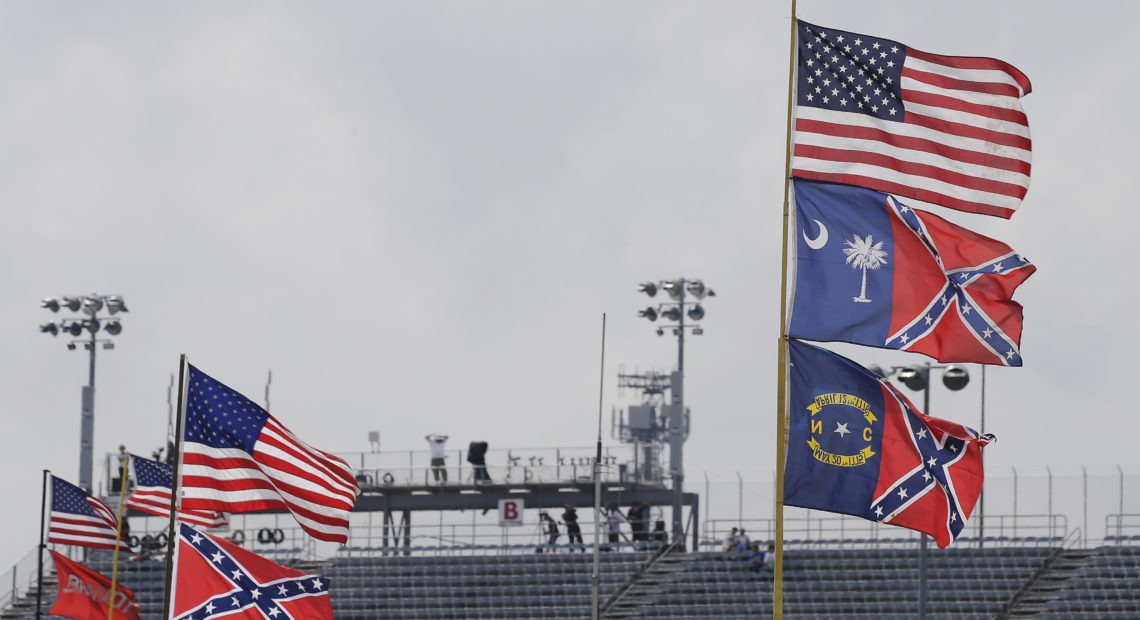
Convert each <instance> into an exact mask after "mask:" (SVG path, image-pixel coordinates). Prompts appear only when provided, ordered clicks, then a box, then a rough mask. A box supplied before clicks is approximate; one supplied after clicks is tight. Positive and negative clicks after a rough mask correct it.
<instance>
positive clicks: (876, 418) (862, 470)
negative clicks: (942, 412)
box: [784, 340, 993, 547]
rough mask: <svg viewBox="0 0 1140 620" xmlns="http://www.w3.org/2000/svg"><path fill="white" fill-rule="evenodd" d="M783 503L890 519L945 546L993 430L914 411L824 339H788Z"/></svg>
mask: <svg viewBox="0 0 1140 620" xmlns="http://www.w3.org/2000/svg"><path fill="white" fill-rule="evenodd" d="M788 350H789V358H790V360H791V363H792V367H791V373H790V374H791V390H790V393H789V397H788V407H789V413H788V416H789V418H788V452H787V461H786V466H785V469H784V503H785V504H787V505H788V506H799V507H801V508H811V509H813V510H826V511H828V512H837V513H841V514H848V515H852V516H855V517H861V518H863V519H867V520H869V521H876V522H879V523H889V524H890V525H896V526H899V527H905V528H907V529H911V530H917V531H919V532H925V533H927V534H930V535H931V536H933V537H934V540H935V542H937V543H938V546H939V547H946V546H948V545H950V543H951V542H953V541H954V539H955V538H957V537H958V535H959V534H961V533H962V530H963V529H964V528H965V526H966V520H967V519H969V518H970V515H971V514H972V513H973V511H974V507H975V506H976V505H977V503H978V497H979V496H980V495H981V492H982V484H983V482H984V481H985V472H984V468H983V465H982V447H983V446H985V445H986V444H988V443H989V442H990V441H992V440H993V436H992V435H979V434H978V433H977V432H976V431H974V430H972V429H970V428H967V427H965V426H962V425H961V424H958V423H956V422H951V421H950V420H943V419H941V418H936V417H933V416H928V415H926V414H924V413H922V412H920V411H918V409H917V408H915V406H914V405H913V404H912V403H911V402H910V400H908V399H907V398H906V396H903V395H902V393H900V392H899V391H898V390H897V389H895V388H894V386H892V385H891V384H890V383H888V382H887V381H886V380H884V379H881V378H879V377H877V376H876V375H874V374H872V373H871V372H870V371H869V370H867V369H865V368H863V367H862V366H860V365H858V364H856V363H855V362H853V361H851V360H849V359H847V358H845V357H842V356H840V355H836V354H835V353H832V352H831V351H828V350H827V349H822V348H819V347H813V346H811V345H809V344H807V343H803V342H799V341H796V340H792V341H790V342H789V343H788Z"/></svg>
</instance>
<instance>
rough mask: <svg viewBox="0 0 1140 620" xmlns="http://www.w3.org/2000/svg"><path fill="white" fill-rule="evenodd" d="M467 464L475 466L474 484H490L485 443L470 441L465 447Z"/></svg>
mask: <svg viewBox="0 0 1140 620" xmlns="http://www.w3.org/2000/svg"><path fill="white" fill-rule="evenodd" d="M467 462H468V463H471V464H472V465H474V466H475V484H491V476H490V475H489V474H488V473H487V442H485V441H472V442H471V444H470V445H468V446H467Z"/></svg>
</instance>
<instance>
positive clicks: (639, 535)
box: [626, 499, 649, 549]
mask: <svg viewBox="0 0 1140 620" xmlns="http://www.w3.org/2000/svg"><path fill="white" fill-rule="evenodd" d="M626 518H627V519H629V537H630V538H632V539H633V545H634V547H636V548H638V549H643V548H645V547H646V545H647V543H648V542H649V504H647V503H645V502H644V501H642V500H639V499H636V500H633V503H632V504H630V506H629V512H627V513H626Z"/></svg>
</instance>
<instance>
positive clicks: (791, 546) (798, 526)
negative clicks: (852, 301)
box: [0, 448, 1140, 620]
mask: <svg viewBox="0 0 1140 620" xmlns="http://www.w3.org/2000/svg"><path fill="white" fill-rule="evenodd" d="M590 452H591V451H590V450H589V449H550V450H522V451H518V452H512V451H504V452H502V453H495V452H494V451H492V453H490V454H489V458H488V459H487V462H488V464H489V471H490V475H491V481H490V483H483V484H477V483H476V482H477V481H476V480H475V479H474V478H473V476H472V472H471V471H469V468H468V467H467V466H460V465H457V464H456V463H462V462H463V460H462V459H459V458H456V459H454V460H451V462H450V464H451V467H449V469H450V473H451V475H450V477H449V482H446V483H443V482H436V481H434V480H433V479H432V478H431V473H430V467H429V466H428V464H427V460H428V459H427V455H426V454H419V453H413V454H409V453H402V454H399V455H380V454H368V455H358V456H356V457H352V458H353V459H354V460H355V462H356V463H357V464H358V465H357V466H358V472H359V474H358V477H359V480H360V482H361V486H362V494H361V497H360V500H359V501H358V504H357V507H356V512H354V514H353V521H352V529H351V533H350V539H349V541H348V543H347V544H345V545H331V544H327V543H318V542H315V541H313V540H312V539H311V538H308V537H306V536H305V535H304V534H303V533H302V531H301V530H300V529H299V528H298V527H296V525H295V523H294V522H293V521H292V519H291V518H290V517H289V515H286V514H249V515H232V516H231V520H230V523H229V525H228V526H227V527H226V528H223V529H222V530H220V531H218V532H216V533H219V534H221V535H223V536H225V537H227V538H229V539H230V540H233V541H239V542H240V543H241V544H242V545H243V546H244V547H245V548H247V549H250V550H252V551H254V552H256V553H258V554H260V555H263V556H266V557H269V558H272V559H274V560H275V561H278V562H280V563H282V564H285V565H289V566H292V567H295V568H298V569H300V570H303V571H305V572H308V573H313V574H317V575H320V576H322V577H323V578H324V579H326V580H328V582H329V584H330V588H329V592H330V597H331V600H332V604H333V609H334V611H335V615H336V617H337V618H346V619H352V618H357V619H369V618H402V619H424V620H428V619H432V620H435V619H461V618H488V619H490V618H542V619H557V618H588V617H590V615H591V611H592V609H593V605H594V601H595V596H596V597H597V598H596V600H597V603H598V604H599V606H600V609H601V617H603V618H693V619H714V618H715V619H733V618H763V617H771V616H772V613H773V592H772V587H773V584H772V579H771V575H770V574H769V573H765V572H763V571H753V570H750V566H749V561H748V553H747V552H743V551H740V550H737V549H726V548H725V543H724V541H725V537H726V535H727V534H728V533H729V532H730V531H731V529H732V528H734V527H735V528H744V529H745V531H746V532H748V534H749V535H750V536H751V540H752V542H754V543H761V544H766V543H767V542H769V541H770V540H771V538H772V532H773V531H774V530H773V527H774V524H773V522H772V520H771V519H770V518H748V516H749V515H753V514H756V513H758V512H761V513H762V512H765V509H764V508H759V509H756V510H754V509H753V508H752V507H749V508H748V512H745V511H744V503H743V502H736V503H734V505H732V506H725V505H723V504H727V503H730V502H724V501H723V499H722V500H721V502H720V503H721V504H722V505H720V506H712V505H705V506H702V500H704V501H705V503H706V504H708V498H709V497H708V496H709V495H710V491H709V490H708V489H707V483H706V490H705V492H704V493H703V494H702V493H685V494H684V496H683V497H684V507H685V508H686V510H687V518H686V519H685V520H684V527H685V535H684V538H683V539H682V540H681V541H675V540H669V539H668V537H667V536H666V535H664V534H665V532H664V530H665V520H666V518H667V515H668V511H669V509H670V504H671V501H672V493H671V490H670V489H669V488H668V485H667V484H665V481H664V480H662V479H661V478H660V477H658V476H659V473H660V472H659V470H658V469H655V468H654V467H647V466H645V461H644V460H642V461H640V462H638V459H643V458H644V457H645V452H642V453H640V454H635V455H634V456H635V458H634V460H633V461H631V462H628V463H627V462H626V461H625V460H623V457H626V456H629V455H628V453H625V452H623V450H622V449H620V448H619V449H615V450H614V451H607V452H605V453H604V454H603V458H602V464H603V467H602V468H601V469H602V471H603V472H604V473H603V476H602V479H601V481H600V482H599V488H600V490H601V495H600V502H601V503H602V505H609V504H614V505H617V506H620V507H623V508H626V507H629V506H631V505H632V504H633V503H634V502H635V501H637V502H642V503H644V504H647V505H649V507H650V509H649V513H648V514H649V518H648V521H649V523H648V527H647V529H646V532H647V533H646V535H645V536H642V537H640V538H639V539H638V540H636V541H634V540H630V539H629V535H630V534H631V531H630V529H629V527H628V525H626V526H623V529H622V531H621V533H622V535H621V536H620V540H619V542H618V543H616V544H611V543H609V541H608V539H607V537H606V536H605V533H604V532H599V533H600V534H601V540H600V542H599V550H598V551H597V552H595V551H594V539H595V530H596V528H595V525H596V520H595V519H594V518H593V514H594V502H595V498H594V491H595V487H594V483H593V481H592V480H591V477H590V475H589V472H590V471H591V469H592V468H591V466H590V463H591V459H590V457H589V453H590ZM456 456H457V457H458V456H460V454H457V455H456ZM385 459H388V460H385ZM400 461H402V463H400ZM350 462H352V461H350ZM499 463H502V465H499ZM409 464H410V466H409ZM108 479H110V478H108ZM1121 482H1123V477H1121ZM129 484H130V483H129V482H128V485H129ZM1003 484H1004V482H1003V480H1002V479H1000V478H999V479H997V480H995V488H1002V485H1003ZM1021 484H1023V485H1024V484H1026V481H1025V480H1022V481H1021ZM105 488H110V485H108V486H107V487H105ZM1121 492H1122V493H1123V489H1122V491H1121ZM750 494H753V493H751V491H750ZM725 495H727V494H726V493H724V492H723V490H720V491H719V492H718V497H722V498H723V497H724V496H725ZM756 495H763V494H762V493H761V494H756ZM702 496H703V497H702ZM105 499H106V501H107V502H108V503H111V504H112V505H114V502H116V501H117V498H114V497H106V498H105ZM1007 499H1008V498H1007ZM1022 501H1023V503H1024V500H1022ZM1050 501H1052V497H1051V494H1050ZM504 502H508V503H513V504H514V505H515V506H516V507H517V508H518V509H519V514H518V515H517V518H516V519H515V521H517V523H512V522H510V521H511V520H510V519H508V518H506V517H508V516H510V515H504V513H503V503H504ZM760 503H761V504H763V502H760ZM994 503H995V504H999V502H997V501H995V502H994ZM1006 503H1008V502H1006ZM1120 504H1123V502H1120ZM567 506H570V507H574V508H576V510H577V512H578V514H579V515H580V523H581V525H582V530H583V534H584V537H585V546H584V548H582V547H577V546H571V545H570V544H568V542H567V539H566V536H565V528H564V527H563V528H562V529H561V536H560V537H559V539H558V540H557V541H556V542H555V544H554V545H548V544H547V543H548V542H549V541H548V535H547V532H546V531H544V530H543V529H542V526H541V525H540V522H539V519H538V518H537V515H538V513H539V511H547V512H548V513H549V514H551V515H553V516H554V517H558V516H559V515H560V513H561V512H562V511H564V510H565V509H566V507H567ZM726 508H729V509H730V511H736V514H734V516H733V518H726V517H725V515H724V514H723V512H724V511H725V509H726ZM702 510H703V511H704V512H707V513H709V514H710V515H712V516H713V517H715V518H709V517H704V516H702V514H701V513H702ZM767 511H770V507H769V508H767ZM976 516H977V515H975V517H976ZM1087 518H1088V517H1087V516H1083V519H1084V520H1083V521H1082V523H1083V522H1085V521H1087ZM130 520H131V522H132V534H133V537H132V538H135V537H141V536H145V535H147V534H151V535H155V536H158V535H160V534H164V529H165V527H166V523H165V522H164V521H163V519H160V518H157V517H150V516H146V515H142V514H133V513H132V514H131V515H130ZM556 520H558V519H556ZM787 523H788V526H787V530H786V532H787V540H786V542H785V544H784V555H783V561H784V564H783V570H784V591H783V601H784V607H783V609H784V615H786V616H787V617H791V618H829V619H834V618H840V619H842V618H850V619H856V618H858V619H870V618H916V617H921V615H925V617H928V618H1022V617H1026V618H1027V617H1041V618H1108V619H1112V618H1121V619H1123V618H1137V617H1140V515H1125V514H1119V513H1109V514H1108V515H1107V516H1106V517H1105V520H1104V521H1103V523H1104V531H1103V535H1102V534H1101V533H1099V532H1098V533H1096V534H1095V535H1094V534H1090V532H1088V529H1089V528H1088V527H1084V528H1082V527H1080V526H1070V524H1069V522H1068V519H1067V518H1066V517H1065V516H1063V515H1060V514H1048V515H1026V514H989V515H986V517H985V520H984V528H985V529H984V530H983V529H982V523H981V522H980V520H979V519H977V518H975V519H974V520H972V521H971V523H970V526H969V527H968V528H967V530H966V531H965V532H964V533H963V535H962V537H960V538H959V539H958V540H957V541H956V542H955V543H954V544H953V545H952V546H951V547H949V548H948V549H937V548H934V547H933V545H931V546H930V547H929V548H926V547H924V545H923V544H922V543H921V537H920V536H919V535H917V534H915V533H913V532H910V531H909V530H903V529H900V528H894V527H890V526H880V525H876V524H872V523H869V522H866V521H861V520H858V519H852V518H846V517H840V516H837V515H830V514H824V513H819V512H809V511H800V510H799V509H789V518H788V521H787ZM601 525H602V528H604V527H605V524H604V523H602V524H601ZM1097 529H1099V528H1097ZM658 534H660V535H658ZM56 550H57V551H60V552H64V553H67V554H68V555H70V556H71V557H73V558H76V559H80V558H82V559H83V561H84V562H85V563H86V564H87V565H89V566H90V567H92V568H94V569H95V570H98V571H99V572H101V573H103V574H105V575H108V576H109V575H111V574H112V572H113V570H115V567H114V565H113V558H112V556H111V553H110V552H109V551H100V550H87V553H86V555H84V553H83V550H81V549H78V548H74V547H62V546H60V547H58V548H57V549H56ZM162 560H163V556H162V554H157V555H155V556H153V557H151V558H149V559H145V560H136V559H135V558H134V557H133V556H130V555H127V554H124V555H121V556H120V561H119V563H118V568H117V577H118V580H119V582H120V583H122V584H124V585H126V586H127V587H130V588H131V589H133V590H134V592H135V594H136V597H137V600H138V601H139V603H140V605H141V617H142V618H160V617H162V608H163V598H164V592H165V574H166V562H164V561H162ZM595 561H596V562H597V563H596V565H595ZM51 566H52V563H51V562H50V560H49V561H45V562H44V567H45V579H44V586H43V594H42V597H41V598H40V601H39V602H40V606H41V613H42V617H45V618H48V617H52V616H48V615H47V610H48V609H50V607H51V604H52V602H53V600H54V598H55V595H56V590H57V581H56V580H55V577H54V575H53V574H52V573H51ZM595 566H596V567H597V580H596V590H595V578H594V577H595ZM36 569H37V551H36V550H35V549H33V550H32V551H31V552H30V553H29V554H28V556H27V557H26V558H24V559H23V560H21V562H19V563H18V564H17V565H16V566H14V567H12V568H11V569H10V570H9V571H8V574H6V575H4V576H3V577H0V579H2V581H0V583H3V584H4V590H5V591H4V592H2V593H0V618H12V619H16V618H35V617H36V603H37V579H36ZM924 577H925V578H924Z"/></svg>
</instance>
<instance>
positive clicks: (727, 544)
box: [724, 527, 740, 551]
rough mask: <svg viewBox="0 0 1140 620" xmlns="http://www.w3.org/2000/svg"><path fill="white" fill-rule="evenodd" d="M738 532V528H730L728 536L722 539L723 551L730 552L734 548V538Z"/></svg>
mask: <svg viewBox="0 0 1140 620" xmlns="http://www.w3.org/2000/svg"><path fill="white" fill-rule="evenodd" d="M738 532H740V530H739V529H738V528H735V527H734V528H732V531H731V532H729V533H728V535H726V536H725V537H724V550H725V551H732V550H733V549H735V548H736V536H737V533H738Z"/></svg>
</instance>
